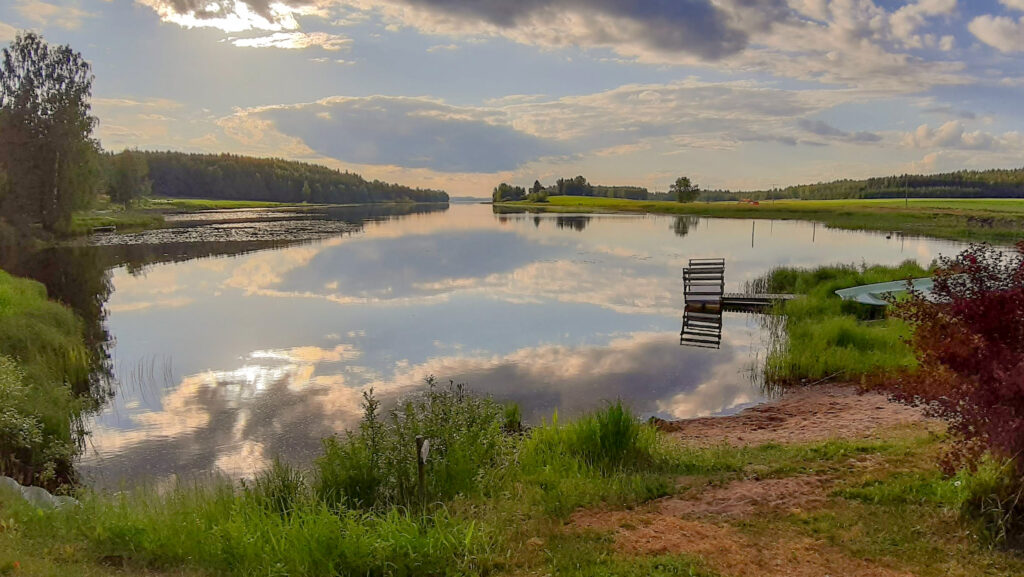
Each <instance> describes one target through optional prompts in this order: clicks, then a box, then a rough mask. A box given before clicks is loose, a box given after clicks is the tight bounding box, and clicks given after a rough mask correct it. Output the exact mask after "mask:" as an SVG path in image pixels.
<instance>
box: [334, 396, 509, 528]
mask: <svg viewBox="0 0 1024 577" xmlns="http://www.w3.org/2000/svg"><path fill="white" fill-rule="evenodd" d="M363 413H364V414H363V420H362V422H361V423H360V425H359V428H358V430H356V431H354V432H351V433H349V434H348V435H346V436H343V437H335V438H330V439H326V440H325V441H324V454H323V456H321V457H320V458H319V459H318V460H317V462H316V471H315V473H316V481H315V490H316V493H317V495H318V496H319V497H320V498H321V499H322V500H323V501H324V502H326V503H328V504H330V505H331V506H334V507H339V506H344V507H349V508H361V509H372V508H380V507H387V506H394V505H401V506H408V505H413V504H421V505H423V504H426V502H430V501H437V500H444V499H450V498H451V497H454V496H455V495H458V494H466V493H471V492H474V491H476V490H477V489H478V488H479V486H480V480H481V474H482V472H483V471H484V470H486V469H489V468H493V467H495V466H496V465H497V464H499V462H500V460H501V458H502V456H503V455H504V454H505V453H506V449H507V447H508V446H509V440H508V438H507V437H506V436H505V435H504V434H503V431H502V427H503V425H504V423H505V415H504V408H503V407H502V406H501V405H499V404H497V403H495V402H493V401H492V400H491V399H489V398H485V397H478V396H475V395H471V394H468V393H467V391H466V389H465V387H464V386H463V385H456V384H455V383H449V385H448V386H440V385H438V384H437V382H436V381H435V380H434V379H433V378H432V377H431V378H429V379H428V380H427V390H426V392H425V393H424V394H423V395H420V396H417V397H414V398H411V399H409V400H407V401H406V402H404V403H402V404H401V405H400V406H399V407H397V408H395V409H393V410H391V411H388V413H387V414H386V415H382V414H381V411H380V405H379V402H378V401H377V400H376V399H374V397H373V394H372V391H371V392H369V393H367V394H366V395H365V398H364V403H363ZM417 437H419V438H421V439H423V440H424V441H425V446H426V449H425V450H424V451H423V452H422V453H421V454H419V455H418V454H417ZM423 457H425V458H423ZM421 458H422V461H423V480H422V483H421V481H420V471H419V460H420V459H421Z"/></svg>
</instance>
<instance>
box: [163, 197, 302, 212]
mask: <svg viewBox="0 0 1024 577" xmlns="http://www.w3.org/2000/svg"><path fill="white" fill-rule="evenodd" d="M281 206H303V205H301V204H295V203H287V202H266V201H260V200H208V199H204V198H154V199H150V200H149V201H147V202H146V204H145V205H144V208H152V209H176V210H184V211H189V212H191V211H197V210H229V209H236V208H275V207H281Z"/></svg>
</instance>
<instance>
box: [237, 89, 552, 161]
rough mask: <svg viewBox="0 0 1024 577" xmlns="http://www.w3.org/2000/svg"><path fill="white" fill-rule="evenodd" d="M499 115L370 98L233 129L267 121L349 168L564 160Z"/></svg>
mask: <svg viewBox="0 0 1024 577" xmlns="http://www.w3.org/2000/svg"><path fill="white" fill-rule="evenodd" d="M500 116H501V114H500V112H497V111H489V110H485V109H476V108H469V107H455V106H450V105H447V104H444V103H442V102H439V101H435V100H430V99H425V98H406V97H390V96H370V97H362V98H348V97H336V98H327V99H324V100H321V101H318V102H314V103H309V104H298V105H294V106H273V107H265V108H259V109H251V110H248V111H241V112H239V113H238V114H236V119H235V122H236V123H237V122H239V121H244V120H249V121H252V120H254V121H257V122H262V123H263V127H264V128H273V129H275V130H276V131H278V132H280V133H282V134H285V135H288V136H291V137H294V138H297V139H299V140H301V141H302V142H303V143H304V144H305V145H307V146H308V147H309V148H310V149H312V150H313V151H315V152H316V153H318V154H321V155H324V156H329V157H332V158H336V159H339V160H343V161H347V162H355V163H360V164H378V165H397V166H404V167H409V168H430V169H433V170H437V171H441V172H497V171H501V170H510V169H513V168H516V167H518V166H520V165H521V164H523V163H525V162H527V161H529V160H534V159H537V158H540V157H543V156H548V155H555V154H560V153H561V149H560V147H558V146H556V145H555V144H553V143H552V142H550V141H548V140H544V139H541V138H538V137H535V136H532V135H529V134H526V133H524V132H522V131H519V130H516V129H515V128H513V127H512V126H509V125H508V124H507V123H505V122H502V119H501V118H500Z"/></svg>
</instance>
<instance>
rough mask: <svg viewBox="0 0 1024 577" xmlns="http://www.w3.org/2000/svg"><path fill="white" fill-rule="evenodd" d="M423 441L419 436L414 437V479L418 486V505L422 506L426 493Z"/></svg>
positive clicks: (428, 448)
mask: <svg viewBox="0 0 1024 577" xmlns="http://www.w3.org/2000/svg"><path fill="white" fill-rule="evenodd" d="M425 441H426V439H424V438H423V437H421V436H419V435H417V436H416V479H417V484H418V493H419V499H420V504H423V503H424V502H425V501H426V499H425V497H426V493H427V488H426V483H427V478H426V472H425V470H424V466H425V465H426V462H425V461H426V455H424V454H423V443H424V442H425ZM427 450H428V451H429V450H430V445H429V444H428V445H427Z"/></svg>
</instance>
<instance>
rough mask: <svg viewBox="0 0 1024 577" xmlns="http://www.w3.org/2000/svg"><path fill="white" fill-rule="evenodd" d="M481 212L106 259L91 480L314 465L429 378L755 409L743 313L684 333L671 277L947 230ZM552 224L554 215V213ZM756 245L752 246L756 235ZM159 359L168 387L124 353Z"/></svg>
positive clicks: (810, 257)
mask: <svg viewBox="0 0 1024 577" xmlns="http://www.w3.org/2000/svg"><path fill="white" fill-rule="evenodd" d="M489 210H490V209H489V207H481V206H465V207H458V206H456V207H453V208H452V209H451V210H450V211H448V212H445V213H440V214H426V215H413V216H409V217H406V218H402V219H395V220H389V221H386V222H378V223H367V224H366V225H365V226H364V227H363V228H362V229H361V231H360V232H358V233H356V234H352V235H348V236H341V237H332V238H329V239H325V240H319V241H315V242H311V243H309V244H303V245H299V246H290V247H284V248H276V249H272V250H265V251H260V252H252V253H248V254H243V255H238V256H233V257H228V258H223V257H221V258H215V259H199V260H191V261H185V262H179V263H168V264H160V265H154V266H152V267H147V268H145V269H143V271H142V273H141V274H135V275H132V274H129V272H128V270H127V269H118V270H116V271H115V274H114V279H113V283H114V286H115V291H114V294H113V296H112V298H111V300H110V303H109V306H108V312H109V313H110V317H109V320H108V328H109V330H110V332H111V333H112V334H113V335H114V337H115V338H116V339H117V345H116V347H115V348H114V351H113V353H114V356H115V358H116V360H117V365H118V367H120V369H119V370H118V375H117V376H118V377H119V380H120V381H121V387H120V389H119V391H118V395H117V396H116V397H115V399H114V401H113V402H112V404H111V405H110V408H109V409H108V410H107V411H106V412H105V413H103V414H101V415H99V416H98V417H97V418H96V419H95V421H94V434H93V438H92V446H93V448H92V450H91V451H90V452H89V454H88V455H87V456H86V457H85V459H84V461H83V469H84V472H86V473H87V474H90V475H92V476H93V477H94V478H97V479H100V480H101V482H103V483H107V484H115V485H116V484H118V483H119V482H121V481H122V480H135V479H139V478H144V477H149V478H156V479H163V478H166V477H168V476H169V475H172V474H182V475H184V476H186V477H187V476H190V475H195V474H200V473H204V472H213V471H219V472H224V473H227V474H230V475H244V474H248V473H251V472H252V471H254V470H256V469H258V468H259V467H261V466H262V464H264V463H265V461H266V460H267V459H269V458H271V457H273V456H275V455H282V456H285V457H286V458H289V459H292V460H294V461H297V462H304V461H308V460H309V459H311V458H312V457H313V456H314V455H315V454H316V452H317V451H318V449H319V439H320V438H321V437H323V436H325V435H330V434H335V433H337V432H339V431H342V430H344V429H345V428H348V427H351V426H352V425H353V424H354V423H356V421H357V419H358V417H359V415H360V401H361V393H362V391H363V390H365V389H366V388H369V387H373V388H374V389H375V390H376V392H377V394H378V395H379V396H380V397H381V398H382V400H384V401H385V402H393V401H394V400H395V399H396V398H398V397H400V396H401V395H403V394H406V393H410V392H412V391H415V390H417V389H418V388H420V387H421V386H422V381H423V378H424V377H426V376H427V375H435V376H436V377H438V378H439V379H440V380H442V381H446V380H447V379H454V380H456V381H459V382H466V383H468V384H469V385H470V387H471V388H473V389H475V390H477V391H480V392H482V393H485V394H490V395H493V396H494V397H495V398H496V399H499V400H501V401H515V402H517V403H519V404H520V405H521V406H522V408H523V411H524V414H525V415H526V416H527V417H528V418H530V419H533V420H535V421H536V420H539V419H541V418H544V417H549V416H550V415H551V413H552V412H553V411H554V410H555V409H556V408H557V410H558V411H559V412H560V414H564V415H572V414H576V413H579V412H581V411H585V410H587V409H590V408H593V407H595V406H598V405H600V404H601V403H602V402H603V401H605V400H613V399H615V398H623V399H626V400H628V401H629V402H630V404H632V405H633V406H634V407H635V408H636V410H638V411H640V412H641V413H644V414H658V415H660V416H663V417H671V418H683V417H690V416H698V415H708V414H718V413H722V412H729V411H733V410H736V409H737V408H739V407H742V406H745V405H747V404H750V403H755V402H758V401H759V400H760V399H761V394H760V392H759V390H758V387H757V386H756V384H755V383H754V382H753V380H752V379H751V377H750V370H751V369H752V368H753V367H754V365H755V364H756V363H757V361H758V357H757V355H758V354H760V351H761V350H762V347H761V340H762V333H761V329H760V327H759V325H758V323H757V322H756V320H754V319H753V318H751V317H747V316H744V315H726V318H725V326H724V330H723V342H722V347H721V349H720V350H711V351H708V350H697V349H688V348H682V347H680V346H679V337H678V332H679V325H680V319H681V314H682V308H681V307H682V302H681V300H682V298H681V296H682V295H681V293H680V290H681V286H680V284H681V283H680V281H679V272H680V269H681V267H682V266H683V264H684V263H685V262H686V260H687V259H688V258H691V257H697V256H721V257H725V258H727V259H728V268H727V276H728V281H729V284H730V290H734V289H738V288H740V286H741V285H742V282H743V281H745V280H748V279H751V278H754V277H756V276H757V275H759V274H762V273H763V272H764V271H766V270H767V269H769V268H770V267H772V266H776V265H799V266H810V265H815V264H822V263H835V262H843V263H850V262H854V263H857V262H861V261H863V260H870V261H871V262H888V263H896V262H899V261H900V260H903V259H904V258H917V259H918V260H919V261H920V262H922V263H924V264H927V262H928V261H930V260H931V258H934V256H935V255H936V254H937V253H938V252H939V251H946V252H953V250H954V248H955V245H954V244H952V243H947V242H942V241H933V240H927V239H908V240H906V241H904V242H903V243H902V244H901V243H900V242H899V241H890V240H888V239H885V238H884V236H883V235H878V234H872V233H859V232H847V231H834V230H828V229H824V228H823V227H816V226H814V225H811V224H809V223H799V222H786V223H784V222H775V223H772V222H767V221H761V222H757V223H752V222H751V221H741V220H708V219H701V220H698V221H695V222H687V223H686V231H685V235H683V236H680V235H679V233H680V232H681V229H680V227H679V226H676V223H675V220H674V219H673V218H672V217H657V216H594V217H592V218H590V219H589V220H587V221H586V226H585V227H581V226H564V225H563V227H561V228H559V227H558V226H557V222H558V221H557V217H555V216H540V217H537V216H534V215H522V216H520V215H503V216H501V217H499V218H496V217H495V216H494V215H492V214H491V213H490V212H489ZM563 218H564V217H563ZM752 233H753V234H754V241H755V242H754V246H753V247H751V234H752ZM154 354H160V355H166V356H169V357H171V358H172V360H173V367H172V368H169V369H168V371H167V372H168V374H170V375H172V377H171V378H170V379H169V380H168V382H159V383H150V382H138V383H132V382H131V381H132V379H131V378H130V375H131V374H132V371H133V370H134V366H137V365H139V364H141V363H145V362H147V359H151V358H152V356H153V355H154Z"/></svg>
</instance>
